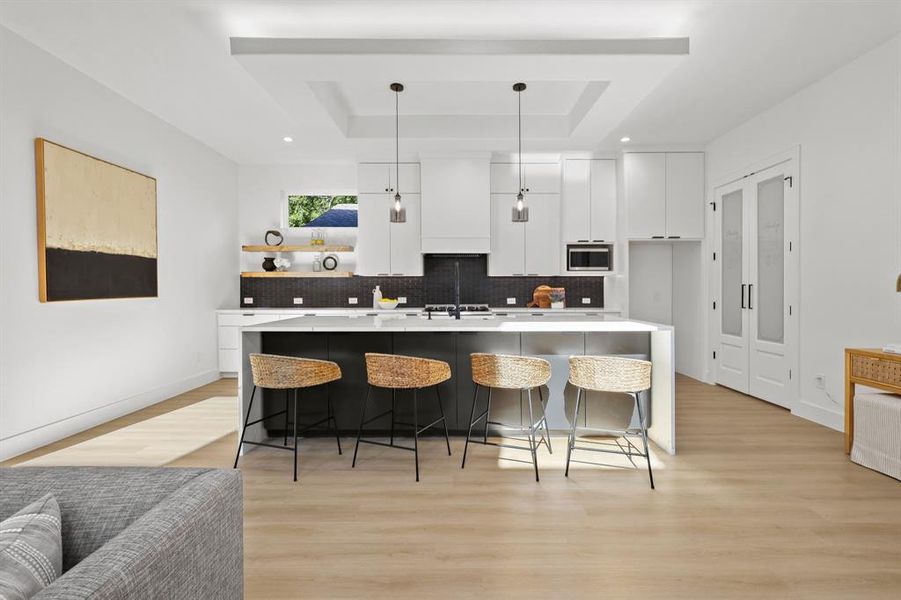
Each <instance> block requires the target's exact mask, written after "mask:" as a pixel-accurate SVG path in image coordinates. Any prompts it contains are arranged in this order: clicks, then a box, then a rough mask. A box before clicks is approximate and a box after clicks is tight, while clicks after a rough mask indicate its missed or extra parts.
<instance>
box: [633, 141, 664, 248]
mask: <svg viewBox="0 0 901 600" xmlns="http://www.w3.org/2000/svg"><path fill="white" fill-rule="evenodd" d="M623 169H624V172H625V185H626V203H627V204H628V206H629V209H628V210H629V237H630V238H639V239H642V238H643V239H648V238H652V237H663V236H665V235H666V154H664V153H663V152H642V153H638V152H633V153H628V154H626V155H625V156H624V157H623Z"/></svg>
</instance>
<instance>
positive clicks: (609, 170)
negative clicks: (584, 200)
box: [591, 160, 616, 242]
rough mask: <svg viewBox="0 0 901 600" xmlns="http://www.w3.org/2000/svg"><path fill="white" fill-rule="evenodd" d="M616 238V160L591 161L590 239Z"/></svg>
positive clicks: (595, 240) (610, 239)
mask: <svg viewBox="0 0 901 600" xmlns="http://www.w3.org/2000/svg"><path fill="white" fill-rule="evenodd" d="M615 239H616V161H615V160H592V161H591V241H592V242H612V241H614V240H615Z"/></svg>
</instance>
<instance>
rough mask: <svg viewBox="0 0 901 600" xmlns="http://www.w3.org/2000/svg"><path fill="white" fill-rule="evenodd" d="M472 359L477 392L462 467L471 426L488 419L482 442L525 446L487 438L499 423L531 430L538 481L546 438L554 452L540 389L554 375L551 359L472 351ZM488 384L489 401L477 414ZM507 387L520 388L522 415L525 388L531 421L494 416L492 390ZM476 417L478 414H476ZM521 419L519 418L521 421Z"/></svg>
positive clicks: (473, 398)
mask: <svg viewBox="0 0 901 600" xmlns="http://www.w3.org/2000/svg"><path fill="white" fill-rule="evenodd" d="M470 359H471V361H472V381H473V383H475V384H476V385H475V393H474V394H473V396H472V408H471V409H470V411H469V430H468V431H467V432H466V445H465V446H464V447H463V462H462V463H461V464H460V468H461V469H462V468H464V467H466V452H467V450H468V449H469V442H470V441H471V437H472V428H473V426H475V424H476V423H478V422H479V421H481V420H482V419H485V430H484V433H483V435H482V441H481V442H480V443H482V444H487V445H492V446H502V447H505V448H516V449H519V450H522V449H523V448H522V446H515V445H511V444H505V443H496V442H489V441H488V426H489V425H497V426H500V427H504V428H507V429H519V431H520V433H523V432H527V433H528V442H529V448H528V450H529V452H531V454H532V465H533V466H534V467H535V481H538V480H539V478H538V446H539V445H540V444H541V443H542V442H543V443H544V445H545V446H547V449H548V452H551V453H553V450H552V449H551V433H550V431H549V430H548V425H547V417H546V416H545V408H544V394H543V393H542V391H541V388H542V386H544V385H546V384H547V382H548V381H549V380H550V378H551V363H549V362H548V361H546V360H544V359H543V358H533V357H530V356H511V355H506V354H483V353H479V352H476V353H473V354H471V355H470ZM483 387H485V388H488V404H487V406H486V408H485V412H483V413H482V414H480V415H479V416H478V417H475V411H476V403H477V401H478V399H479V389H480V388H483ZM492 389H507V390H519V391H520V394H519V402H520V415H522V401H523V396H522V392H526V396H527V399H528V401H529V423H528V426H527V427H526V426H524V425H523V423H522V422H520V424H519V426H518V427H517V426H515V425H509V424H506V423H500V422H496V421H492V420H491V390H492ZM533 389H537V390H538V406H539V407H540V408H541V417H540V418H538V419H537V420H536V418H535V415H534V412H533V410H532V390H533ZM473 417H475V418H473ZM521 420H522V419H520V421H521ZM542 427H544V433H542V434H541V439H540V440H539V441H537V442H536V441H535V433H536V432H537V431H540V429H541V428H542Z"/></svg>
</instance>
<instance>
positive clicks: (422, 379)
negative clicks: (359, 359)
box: [366, 352, 451, 389]
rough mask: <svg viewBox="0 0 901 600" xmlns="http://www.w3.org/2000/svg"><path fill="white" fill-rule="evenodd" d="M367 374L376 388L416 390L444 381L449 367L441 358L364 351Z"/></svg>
mask: <svg viewBox="0 0 901 600" xmlns="http://www.w3.org/2000/svg"><path fill="white" fill-rule="evenodd" d="M366 377H367V379H368V381H369V385H374V386H376V387H382V388H395V389H415V388H425V387H431V386H433V385H438V384H439V383H441V382H443V381H447V380H448V379H450V377H451V369H450V365H449V364H447V363H446V362H444V361H441V360H432V359H430V358H419V357H418V356H399V355H396V354H377V353H373V352H367V353H366Z"/></svg>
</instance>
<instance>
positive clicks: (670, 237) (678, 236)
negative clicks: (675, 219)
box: [667, 235, 682, 240]
mask: <svg viewBox="0 0 901 600" xmlns="http://www.w3.org/2000/svg"><path fill="white" fill-rule="evenodd" d="M667 237H669V239H671V240H678V239H681V238H682V236H681V235H670V236H667Z"/></svg>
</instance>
